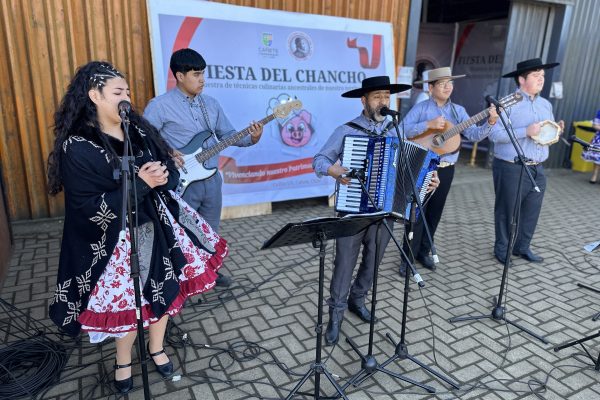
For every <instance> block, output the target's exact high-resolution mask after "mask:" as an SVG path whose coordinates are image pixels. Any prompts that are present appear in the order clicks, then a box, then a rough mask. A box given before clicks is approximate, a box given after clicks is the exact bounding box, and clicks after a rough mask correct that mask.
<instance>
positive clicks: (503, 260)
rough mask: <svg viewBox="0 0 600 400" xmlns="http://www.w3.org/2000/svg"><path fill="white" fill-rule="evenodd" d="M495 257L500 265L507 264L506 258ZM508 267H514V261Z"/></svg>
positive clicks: (496, 255)
mask: <svg viewBox="0 0 600 400" xmlns="http://www.w3.org/2000/svg"><path fill="white" fill-rule="evenodd" d="M494 257H496V260H498V262H499V263H500V264H502V265H504V264H505V263H506V259H505V258H504V257H500V256H499V255H498V254H494ZM508 266H509V267H512V261H510V262H509V264H508Z"/></svg>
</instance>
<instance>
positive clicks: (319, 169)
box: [312, 113, 396, 178]
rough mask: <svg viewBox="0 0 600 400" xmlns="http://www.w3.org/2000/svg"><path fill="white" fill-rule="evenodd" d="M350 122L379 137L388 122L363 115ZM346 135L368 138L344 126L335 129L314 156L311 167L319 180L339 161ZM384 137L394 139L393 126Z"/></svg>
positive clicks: (358, 131) (363, 133)
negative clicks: (376, 120)
mask: <svg viewBox="0 0 600 400" xmlns="http://www.w3.org/2000/svg"><path fill="white" fill-rule="evenodd" d="M352 122H354V123H355V124H358V125H360V126H362V127H363V128H366V129H367V130H369V131H371V132H375V133H377V134H378V135H381V134H383V133H382V132H383V131H384V130H385V128H386V127H387V125H388V124H389V122H390V121H389V120H388V119H385V120H383V121H382V122H375V121H373V120H372V119H370V118H367V117H365V115H364V114H362V113H361V114H360V116H359V117H357V118H354V119H353V120H352ZM346 135H362V136H368V135H367V134H366V133H365V132H363V131H360V130H356V129H354V128H352V127H350V126H348V125H346V124H344V125H341V126H339V127H337V128H336V130H335V131H333V133H332V134H331V136H329V139H327V142H325V144H324V145H323V147H322V148H321V150H320V151H319V152H318V153H317V154H315V157H314V158H313V163H312V166H313V169H314V170H315V173H316V174H317V176H318V177H319V178H320V177H322V176H327V170H328V169H329V167H331V166H332V165H333V164H335V162H336V161H338V160H339V159H340V157H341V155H342V152H343V150H344V137H345V136H346ZM384 135H385V136H390V137H396V131H395V129H394V127H393V125H391V127H390V129H389V130H388V131H387V132H385V134H384Z"/></svg>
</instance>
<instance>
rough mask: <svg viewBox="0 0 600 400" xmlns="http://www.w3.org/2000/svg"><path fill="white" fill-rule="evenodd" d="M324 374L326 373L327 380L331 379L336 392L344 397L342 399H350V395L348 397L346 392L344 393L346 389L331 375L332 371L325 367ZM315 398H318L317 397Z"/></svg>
mask: <svg viewBox="0 0 600 400" xmlns="http://www.w3.org/2000/svg"><path fill="white" fill-rule="evenodd" d="M323 375H325V377H326V378H327V380H329V382H331V384H332V385H333V387H334V388H335V390H336V392H337V393H338V394H339V395H340V396H341V397H342V399H345V400H348V397H346V394H345V393H344V390H343V389H342V388H341V387H340V385H339V384H338V383H337V382H336V381H335V378H334V377H333V376H332V375H331V373H330V372H329V371H327V370H326V369H323ZM315 399H317V398H316V397H315Z"/></svg>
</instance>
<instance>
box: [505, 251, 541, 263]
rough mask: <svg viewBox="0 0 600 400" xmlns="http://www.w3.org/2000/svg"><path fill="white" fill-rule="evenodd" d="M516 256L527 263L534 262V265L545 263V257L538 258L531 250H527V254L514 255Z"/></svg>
mask: <svg viewBox="0 0 600 400" xmlns="http://www.w3.org/2000/svg"><path fill="white" fill-rule="evenodd" d="M513 254H514V255H515V256H519V257H521V258H524V259H525V260H527V261H530V262H534V263H541V262H542V261H544V258H543V257H540V256H538V255H537V254H534V253H533V252H532V251H531V249H529V250H527V251H526V252H525V253H513Z"/></svg>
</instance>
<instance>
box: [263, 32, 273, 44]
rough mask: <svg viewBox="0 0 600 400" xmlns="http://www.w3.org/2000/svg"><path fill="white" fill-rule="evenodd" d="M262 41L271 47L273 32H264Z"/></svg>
mask: <svg viewBox="0 0 600 400" xmlns="http://www.w3.org/2000/svg"><path fill="white" fill-rule="evenodd" d="M262 43H263V45H265V46H267V47H271V45H272V44H273V34H272V33H264V32H263V35H262Z"/></svg>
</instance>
